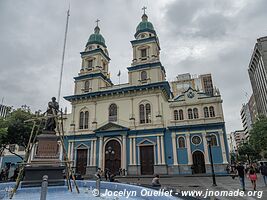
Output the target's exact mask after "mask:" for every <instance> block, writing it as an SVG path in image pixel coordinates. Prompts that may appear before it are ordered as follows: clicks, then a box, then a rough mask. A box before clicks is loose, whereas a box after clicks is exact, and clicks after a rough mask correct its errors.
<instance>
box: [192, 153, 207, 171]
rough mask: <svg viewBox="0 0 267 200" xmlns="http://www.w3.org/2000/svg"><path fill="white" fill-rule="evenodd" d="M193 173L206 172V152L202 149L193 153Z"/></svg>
mask: <svg viewBox="0 0 267 200" xmlns="http://www.w3.org/2000/svg"><path fill="white" fill-rule="evenodd" d="M193 173H194V174H201V173H206V168H205V159H204V154H203V153H202V152H201V151H195V152H194V153H193Z"/></svg>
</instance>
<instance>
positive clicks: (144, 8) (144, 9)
mask: <svg viewBox="0 0 267 200" xmlns="http://www.w3.org/2000/svg"><path fill="white" fill-rule="evenodd" d="M146 9H147V7H145V6H144V7H143V8H142V10H143V11H144V14H146Z"/></svg>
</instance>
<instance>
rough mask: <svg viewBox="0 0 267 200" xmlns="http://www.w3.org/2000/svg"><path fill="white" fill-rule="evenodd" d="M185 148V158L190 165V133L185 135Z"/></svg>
mask: <svg viewBox="0 0 267 200" xmlns="http://www.w3.org/2000/svg"><path fill="white" fill-rule="evenodd" d="M185 137H186V146H187V157H188V165H192V164H193V162H192V153H191V142H190V133H186V135H185Z"/></svg>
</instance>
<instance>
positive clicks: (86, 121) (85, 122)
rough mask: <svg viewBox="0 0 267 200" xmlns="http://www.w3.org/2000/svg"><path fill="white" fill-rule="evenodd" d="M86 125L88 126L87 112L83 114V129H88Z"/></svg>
mask: <svg viewBox="0 0 267 200" xmlns="http://www.w3.org/2000/svg"><path fill="white" fill-rule="evenodd" d="M88 124H89V112H88V111H85V113H84V129H88V128H89V126H88Z"/></svg>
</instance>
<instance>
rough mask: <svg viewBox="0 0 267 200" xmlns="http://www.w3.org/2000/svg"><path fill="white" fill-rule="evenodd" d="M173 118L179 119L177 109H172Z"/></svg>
mask: <svg viewBox="0 0 267 200" xmlns="http://www.w3.org/2000/svg"><path fill="white" fill-rule="evenodd" d="M173 116H174V120H179V115H178V110H174V111H173Z"/></svg>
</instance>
